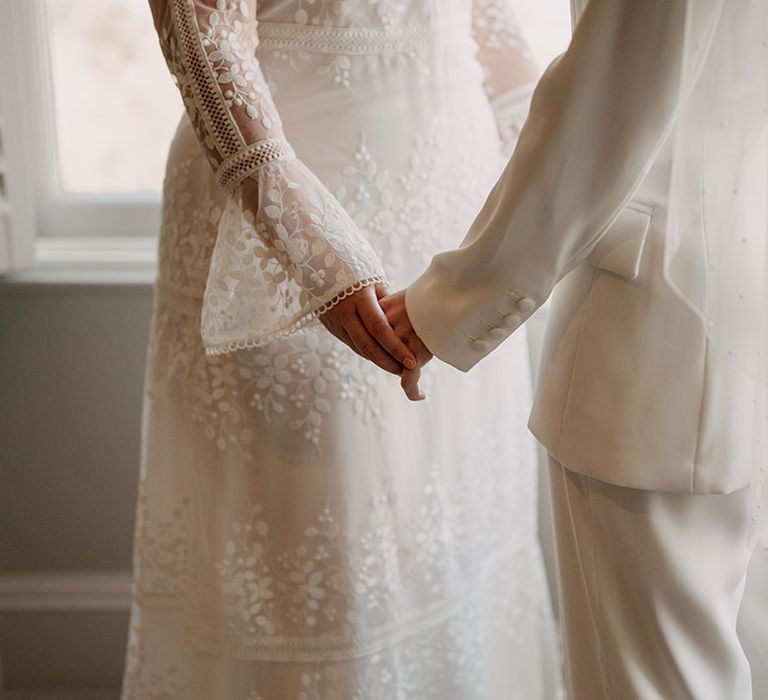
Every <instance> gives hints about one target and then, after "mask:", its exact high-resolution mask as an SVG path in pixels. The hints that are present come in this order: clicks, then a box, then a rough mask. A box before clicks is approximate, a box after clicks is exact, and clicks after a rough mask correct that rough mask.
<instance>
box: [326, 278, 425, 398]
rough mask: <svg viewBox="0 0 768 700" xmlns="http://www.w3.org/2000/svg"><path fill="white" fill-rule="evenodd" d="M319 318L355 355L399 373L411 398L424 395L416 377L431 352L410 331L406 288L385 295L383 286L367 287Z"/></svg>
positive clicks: (413, 332)
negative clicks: (406, 305) (406, 306)
mask: <svg viewBox="0 0 768 700" xmlns="http://www.w3.org/2000/svg"><path fill="white" fill-rule="evenodd" d="M320 321H321V322H322V323H323V325H324V326H325V327H326V328H327V329H328V330H329V331H330V332H331V333H332V334H333V335H335V336H336V337H337V338H338V339H339V340H341V341H342V342H343V343H345V344H347V345H348V346H349V347H350V348H352V350H354V351H355V352H356V353H357V354H358V355H360V356H361V357H364V358H366V359H367V360H370V361H371V362H373V363H374V364H376V365H378V366H379V367H381V369H383V370H385V371H387V372H390V373H391V374H397V375H400V377H401V379H400V385H401V386H402V388H403V391H405V393H406V395H407V396H408V398H409V399H410V400H411V401H421V400H422V399H424V398H425V395H424V393H423V392H422V391H421V389H420V388H419V379H420V377H421V368H422V367H423V366H424V365H425V364H427V362H429V361H430V360H431V359H432V353H430V352H429V350H427V348H426V346H425V345H424V343H422V342H421V340H420V339H419V337H418V336H417V335H416V332H415V331H414V330H413V326H412V325H411V322H410V320H409V318H408V312H407V311H406V308H405V291H400V292H397V293H396V294H391V295H389V296H387V290H386V287H384V285H381V284H377V285H375V286H373V287H366V288H364V289H361V290H360V291H359V292H355V293H354V294H351V295H350V296H348V297H347V298H346V299H343V300H342V301H340V302H339V303H338V304H336V306H334V307H333V308H331V309H330V310H328V311H326V312H325V313H324V314H323V315H322V316H321V317H320Z"/></svg>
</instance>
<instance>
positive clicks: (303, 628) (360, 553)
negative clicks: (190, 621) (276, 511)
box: [136, 437, 534, 656]
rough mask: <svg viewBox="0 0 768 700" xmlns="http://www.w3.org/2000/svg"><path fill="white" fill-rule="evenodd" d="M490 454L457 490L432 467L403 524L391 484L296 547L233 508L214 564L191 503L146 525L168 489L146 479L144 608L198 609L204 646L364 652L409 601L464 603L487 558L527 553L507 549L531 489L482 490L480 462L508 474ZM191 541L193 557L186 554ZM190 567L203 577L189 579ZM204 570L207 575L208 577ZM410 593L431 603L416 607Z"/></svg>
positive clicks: (489, 446) (140, 592)
mask: <svg viewBox="0 0 768 700" xmlns="http://www.w3.org/2000/svg"><path fill="white" fill-rule="evenodd" d="M485 445H486V446H485V448H484V449H483V450H482V455H477V456H475V455H473V458H472V459H470V458H469V457H467V459H466V467H464V468H463V470H462V471H460V472H459V473H457V474H454V475H453V477H452V478H451V479H450V484H449V483H447V482H446V481H445V478H444V474H443V472H442V470H441V469H438V468H437V467H435V468H433V469H432V470H431V472H430V473H429V474H428V476H427V478H426V479H425V483H424V484H423V486H422V489H423V490H422V492H421V496H420V500H421V502H422V504H421V507H420V508H419V509H417V510H416V511H415V512H414V513H413V515H412V516H411V517H410V518H409V519H407V520H403V517H402V515H401V514H399V513H398V510H399V507H398V503H399V499H400V498H402V496H401V495H399V494H396V493H395V492H394V490H392V487H390V488H388V489H386V490H384V491H383V492H382V493H380V494H379V495H375V496H373V497H372V498H371V501H370V503H369V505H368V508H366V509H364V510H363V511H362V514H364V515H363V520H362V521H361V522H357V523H346V522H343V521H342V520H341V519H340V517H339V515H338V514H337V513H338V509H334V508H333V507H331V506H330V505H329V506H326V507H325V508H323V509H322V510H321V512H319V513H318V514H317V515H316V516H315V517H314V520H311V519H308V521H307V523H308V524H307V525H306V526H305V527H304V529H303V537H300V538H299V539H298V541H297V540H295V539H294V540H293V541H291V542H290V543H287V544H286V543H285V542H284V541H283V542H282V543H281V544H278V542H279V540H277V539H275V535H274V533H273V531H272V526H271V524H270V523H271V522H274V520H273V519H274V516H273V515H269V516H268V515H267V511H266V508H265V506H264V505H262V504H260V503H256V504H254V505H251V506H247V507H246V514H245V515H238V513H242V512H243V509H242V508H241V507H240V506H238V504H237V503H236V502H233V503H232V504H231V506H230V508H229V513H228V517H231V518H232V520H231V524H230V526H229V535H228V536H227V537H226V539H225V541H223V542H221V544H220V545H217V549H218V550H219V551H220V554H218V555H214V558H213V559H212V558H211V555H209V554H207V553H206V550H207V549H208V546H209V545H206V544H204V542H205V540H206V538H203V541H198V540H199V538H197V537H194V538H191V537H190V534H189V533H190V532H191V529H192V527H193V525H192V523H194V522H195V521H196V519H197V514H196V513H195V512H194V511H193V510H190V507H189V503H188V502H187V501H186V500H184V501H182V502H179V503H178V505H175V506H174V505H173V504H172V503H169V504H165V505H164V506H163V507H162V508H155V509H154V510H155V512H164V511H165V512H166V513H167V517H161V518H160V519H157V517H155V519H154V520H153V519H151V518H148V517H147V516H146V508H147V504H148V500H147V499H148V493H149V491H147V489H148V488H149V487H150V486H151V487H152V489H153V490H152V493H153V494H154V495H155V496H157V497H158V498H160V497H161V494H160V493H159V491H158V489H161V487H160V485H159V484H158V483H154V484H152V483H150V482H146V485H144V484H143V485H142V493H141V497H140V513H143V515H142V516H141V526H140V528H139V529H138V531H137V566H138V570H139V572H140V574H141V575H140V576H138V577H137V579H136V587H137V596H138V599H139V600H140V601H142V605H150V607H151V608H152V609H156V610H162V609H165V608H169V607H171V608H172V607H174V606H173V605H171V603H172V602H175V604H176V607H178V606H179V605H180V604H181V603H182V602H184V606H185V608H188V609H189V610H191V611H194V619H195V622H194V625H195V627H196V632H195V636H196V637H197V638H199V639H200V640H201V643H204V644H205V645H210V644H216V645H219V646H220V645H226V646H228V647H232V648H236V649H240V651H239V652H238V653H243V654H248V655H254V654H256V655H257V656H258V653H260V652H258V650H259V649H263V651H265V652H267V651H269V650H270V649H271V650H272V651H271V652H269V653H271V654H273V655H274V654H275V653H278V651H279V650H280V649H283V651H282V652H280V653H282V654H286V653H287V654H291V653H294V652H297V651H298V650H299V648H300V644H299V641H300V638H302V637H303V636H305V635H308V637H307V638H308V639H309V640H311V644H312V646H311V647H308V648H307V649H305V654H306V652H308V651H309V649H314V650H315V651H316V652H318V653H319V654H320V655H321V656H322V653H323V644H324V643H323V640H324V639H325V640H326V641H325V645H330V646H329V649H336V650H337V652H342V650H343V649H346V648H348V647H349V644H352V640H355V641H354V646H355V647H356V648H360V649H362V648H363V647H364V646H365V644H367V642H365V640H364V638H363V637H362V636H361V633H360V630H361V629H375V628H381V629H387V628H392V629H393V630H394V629H397V626H398V625H402V624H404V623H405V621H406V620H407V617H408V614H407V611H406V610H404V609H402V608H401V606H402V602H401V601H405V600H410V602H409V604H410V605H417V606H419V607H421V608H424V609H425V610H427V609H429V608H430V606H433V605H434V603H433V602H432V601H435V600H437V601H438V602H439V603H440V604H441V605H442V602H443V601H449V600H450V599H451V597H452V596H458V597H457V598H456V600H457V601H459V600H460V597H461V595H463V594H462V591H463V590H465V589H467V586H469V588H472V587H473V586H474V585H475V584H474V583H473V580H474V578H476V577H477V576H478V575H479V574H480V573H481V570H482V568H483V566H485V565H486V564H488V563H489V560H487V556H488V554H487V553H490V552H501V551H503V550H504V549H505V548H506V549H507V550H508V551H510V552H513V551H516V550H517V549H519V548H520V547H521V546H523V545H524V544H525V542H523V541H520V542H515V541H514V539H512V540H511V541H510V537H511V536H512V535H513V534H514V529H510V528H509V527H506V526H505V523H507V521H508V520H509V515H510V512H514V509H515V504H516V503H518V502H522V501H523V500H524V499H530V498H532V496H533V492H534V491H533V490H532V489H528V488H522V489H521V488H520V486H522V484H518V485H517V488H516V489H515V490H514V491H512V490H511V486H509V482H507V486H506V487H502V488H499V486H498V484H490V483H487V479H483V480H482V481H481V482H478V480H477V478H476V474H475V470H474V469H473V468H472V466H471V465H472V464H473V463H474V460H475V459H477V458H482V459H484V460H488V461H487V462H486V464H487V465H489V468H490V471H489V472H487V473H488V475H490V474H492V473H494V472H495V471H503V470H504V469H507V468H508V467H509V465H508V464H506V463H504V462H505V458H504V457H503V454H504V452H502V451H500V450H499V449H498V445H497V444H496V442H495V440H494V439H493V438H490V437H488V438H487V439H486V440H485ZM528 454H529V456H530V457H531V458H532V453H528ZM182 462H183V460H182ZM161 478H166V477H161ZM170 478H176V479H178V478H180V475H176V476H175V477H173V476H171V477H170ZM158 503H159V502H158ZM516 517H517V516H516ZM517 519H518V521H519V517H518V518H517ZM531 532H533V530H531ZM399 533H402V534H399ZM406 533H407V536H405V535H406ZM190 544H192V546H193V547H194V548H195V550H196V551H194V552H192V553H190V552H189V546H190ZM478 557H479V558H478ZM190 560H193V561H194V562H195V569H196V571H197V572H198V573H197V574H196V577H195V578H189V577H187V576H186V569H187V562H188V561H190ZM204 571H209V572H210V574H208V575H204V576H202V577H200V572H204ZM404 588H407V589H408V590H412V591H422V592H423V594H421V595H422V596H426V597H421V598H411V599H409V598H408V597H407V596H404V590H403V589H404ZM439 609H440V608H436V611H439ZM448 612H450V609H448ZM393 625H394V627H393ZM286 635H287V636H288V637H290V638H292V639H293V640H294V641H292V642H291V644H290V646H289V647H286V646H285V642H284V641H282V640H283V638H286ZM297 635H298V637H297ZM270 639H271V640H272V641H269V640H270ZM334 640H336V641H334ZM371 641H372V640H371ZM334 653H335V652H334Z"/></svg>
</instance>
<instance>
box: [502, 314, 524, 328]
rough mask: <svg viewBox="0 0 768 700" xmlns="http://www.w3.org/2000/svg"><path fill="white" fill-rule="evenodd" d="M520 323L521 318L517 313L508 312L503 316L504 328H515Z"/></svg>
mask: <svg viewBox="0 0 768 700" xmlns="http://www.w3.org/2000/svg"><path fill="white" fill-rule="evenodd" d="M521 323H522V319H521V318H520V317H519V316H518V315H517V314H510V315H509V316H505V317H504V327H505V328H517V327H518V326H519V325H520V324H521Z"/></svg>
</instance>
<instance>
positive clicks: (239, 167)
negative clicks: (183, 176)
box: [216, 139, 296, 195]
mask: <svg viewBox="0 0 768 700" xmlns="http://www.w3.org/2000/svg"><path fill="white" fill-rule="evenodd" d="M295 157H296V154H295V153H294V151H293V148H291V145H290V144H289V143H288V142H287V141H285V140H283V139H265V140H263V141H258V142H257V143H254V144H251V145H250V146H248V147H247V148H245V149H243V150H242V151H240V152H238V153H236V154H235V155H233V156H231V157H229V158H227V160H225V161H224V162H223V163H222V164H221V165H220V166H219V168H218V170H217V171H216V179H217V180H218V182H219V185H221V188H222V189H223V190H224V191H225V192H227V194H230V195H231V194H233V192H234V191H235V189H236V188H237V186H238V185H239V184H240V183H241V182H242V181H243V180H245V179H246V178H248V177H250V176H251V175H253V174H254V173H255V172H257V171H258V170H260V169H261V168H262V167H263V166H265V165H266V164H267V163H274V162H275V161H279V160H290V159H292V158H295Z"/></svg>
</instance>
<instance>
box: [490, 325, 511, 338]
mask: <svg viewBox="0 0 768 700" xmlns="http://www.w3.org/2000/svg"><path fill="white" fill-rule="evenodd" d="M488 335H490V336H491V338H493V339H494V340H501V339H502V338H506V337H507V331H506V330H504V329H503V328H491V330H490V331H488Z"/></svg>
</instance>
